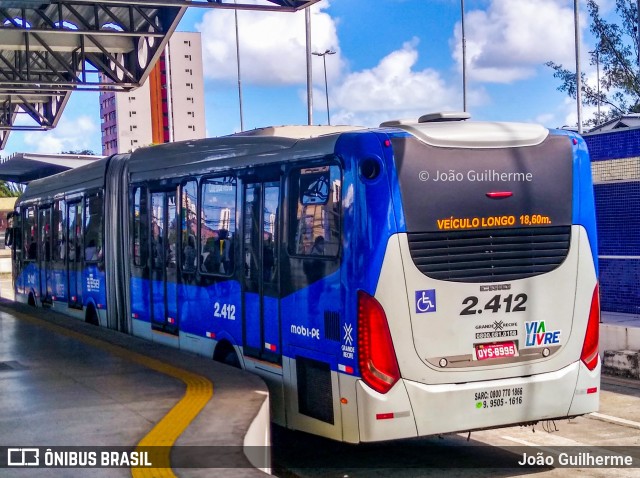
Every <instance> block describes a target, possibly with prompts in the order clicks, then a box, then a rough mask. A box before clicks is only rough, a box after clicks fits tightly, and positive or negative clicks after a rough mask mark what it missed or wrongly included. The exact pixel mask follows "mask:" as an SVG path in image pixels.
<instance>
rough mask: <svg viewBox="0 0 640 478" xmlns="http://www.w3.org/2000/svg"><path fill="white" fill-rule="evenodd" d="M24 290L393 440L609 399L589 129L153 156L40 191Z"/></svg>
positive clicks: (306, 413) (19, 274)
mask: <svg viewBox="0 0 640 478" xmlns="http://www.w3.org/2000/svg"><path fill="white" fill-rule="evenodd" d="M13 237H14V240H13V241H12V242H13V246H12V247H13V250H14V255H13V257H14V267H15V293H16V297H17V299H18V300H19V301H21V302H24V303H29V304H32V305H34V306H42V307H50V308H52V309H55V310H58V311H61V312H63V313H66V314H69V315H72V316H75V317H78V318H79V319H82V320H85V321H87V322H90V323H93V324H96V325H99V326H102V327H109V328H112V329H116V330H119V331H122V332H125V333H129V334H133V335H136V336H138V337H143V338H146V339H148V340H151V341H154V342H160V343H163V344H166V345H169V346H171V347H176V348H180V349H183V350H187V351H191V352H194V353H196V354H200V355H204V356H208V357H211V358H212V359H214V360H218V361H221V362H225V363H228V364H230V365H234V366H237V367H241V368H243V369H245V370H248V371H251V372H254V373H256V374H259V375H260V376H261V377H262V378H263V379H264V380H265V382H266V383H267V384H268V386H269V390H270V395H271V400H270V403H271V407H272V409H271V414H272V420H273V421H274V422H275V423H277V424H280V425H284V426H286V427H289V428H292V429H298V430H303V431H307V432H310V433H314V434H318V435H322V436H326V437H330V438H332V439H336V440H342V441H345V442H352V443H358V442H371V441H378V440H389V439H398V438H405V437H415V436H425V435H433V434H440V433H447V432H462V431H471V430H478V429H484V428H490V427H502V426H508V425H513V424H530V423H535V422H537V421H539V420H546V419H561V418H568V417H574V416H577V415H581V414H584V413H588V412H592V411H595V410H596V409H597V408H598V400H599V390H600V389H599V387H600V383H599V382H600V361H599V358H598V323H599V300H598V268H597V250H596V244H597V242H596V226H595V213H594V200H593V190H592V183H591V169H590V161H589V156H588V152H587V148H586V146H585V143H584V141H583V140H582V139H581V138H580V137H579V136H578V135H576V134H574V133H571V132H567V131H560V130H548V129H546V128H543V127H541V126H538V125H531V124H515V123H513V124H512V123H497V122H496V123H492V122H473V121H466V120H463V119H462V118H461V117H456V116H455V115H443V114H440V115H426V116H424V117H422V118H420V119H419V120H418V121H414V122H406V121H395V122H389V123H384V124H383V125H381V126H380V127H379V128H374V129H357V128H346V127H343V128H336V129H333V130H329V129H328V127H325V128H323V127H297V128H266V129H262V130H257V131H252V132H250V133H244V134H238V135H232V136H227V137H220V138H212V139H203V140H197V141H187V142H181V143H173V144H166V145H162V146H153V147H149V148H143V149H138V150H136V151H135V152H133V153H131V154H123V155H116V156H112V157H110V158H106V159H103V160H99V161H96V162H95V163H93V164H91V165H88V166H85V167H82V168H78V169H75V170H72V171H68V172H65V173H62V174H59V175H56V176H52V177H49V178H46V179H42V180H38V181H34V182H32V183H30V184H29V185H28V187H27V189H26V191H25V193H24V195H23V196H22V197H21V198H20V199H19V201H18V203H17V206H16V215H15V217H14V229H13Z"/></svg>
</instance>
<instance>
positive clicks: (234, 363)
mask: <svg viewBox="0 0 640 478" xmlns="http://www.w3.org/2000/svg"><path fill="white" fill-rule="evenodd" d="M213 360H215V361H216V362H220V363H223V364H226V365H230V366H231V367H235V368H242V366H241V365H240V360H239V359H238V354H236V351H235V349H234V348H233V345H231V343H230V342H228V341H226V340H223V341H221V342H220V343H219V344H218V345H217V347H216V349H215V351H214V352H213Z"/></svg>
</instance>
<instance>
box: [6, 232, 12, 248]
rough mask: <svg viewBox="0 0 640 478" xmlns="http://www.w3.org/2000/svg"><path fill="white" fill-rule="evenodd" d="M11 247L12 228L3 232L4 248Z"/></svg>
mask: <svg viewBox="0 0 640 478" xmlns="http://www.w3.org/2000/svg"><path fill="white" fill-rule="evenodd" d="M11 246H13V228H8V229H7V230H6V231H4V247H11Z"/></svg>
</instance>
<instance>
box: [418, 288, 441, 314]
mask: <svg viewBox="0 0 640 478" xmlns="http://www.w3.org/2000/svg"><path fill="white" fill-rule="evenodd" d="M435 311H436V290H435V289H429V290H417V291H416V314H424V313H425V312H435Z"/></svg>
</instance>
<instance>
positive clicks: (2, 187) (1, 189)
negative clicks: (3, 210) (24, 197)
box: [0, 181, 24, 198]
mask: <svg viewBox="0 0 640 478" xmlns="http://www.w3.org/2000/svg"><path fill="white" fill-rule="evenodd" d="M23 191H24V186H23V185H22V184H16V183H11V182H9V181H0V197H2V198H12V197H18V196H20V195H21V194H22V193H23Z"/></svg>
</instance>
